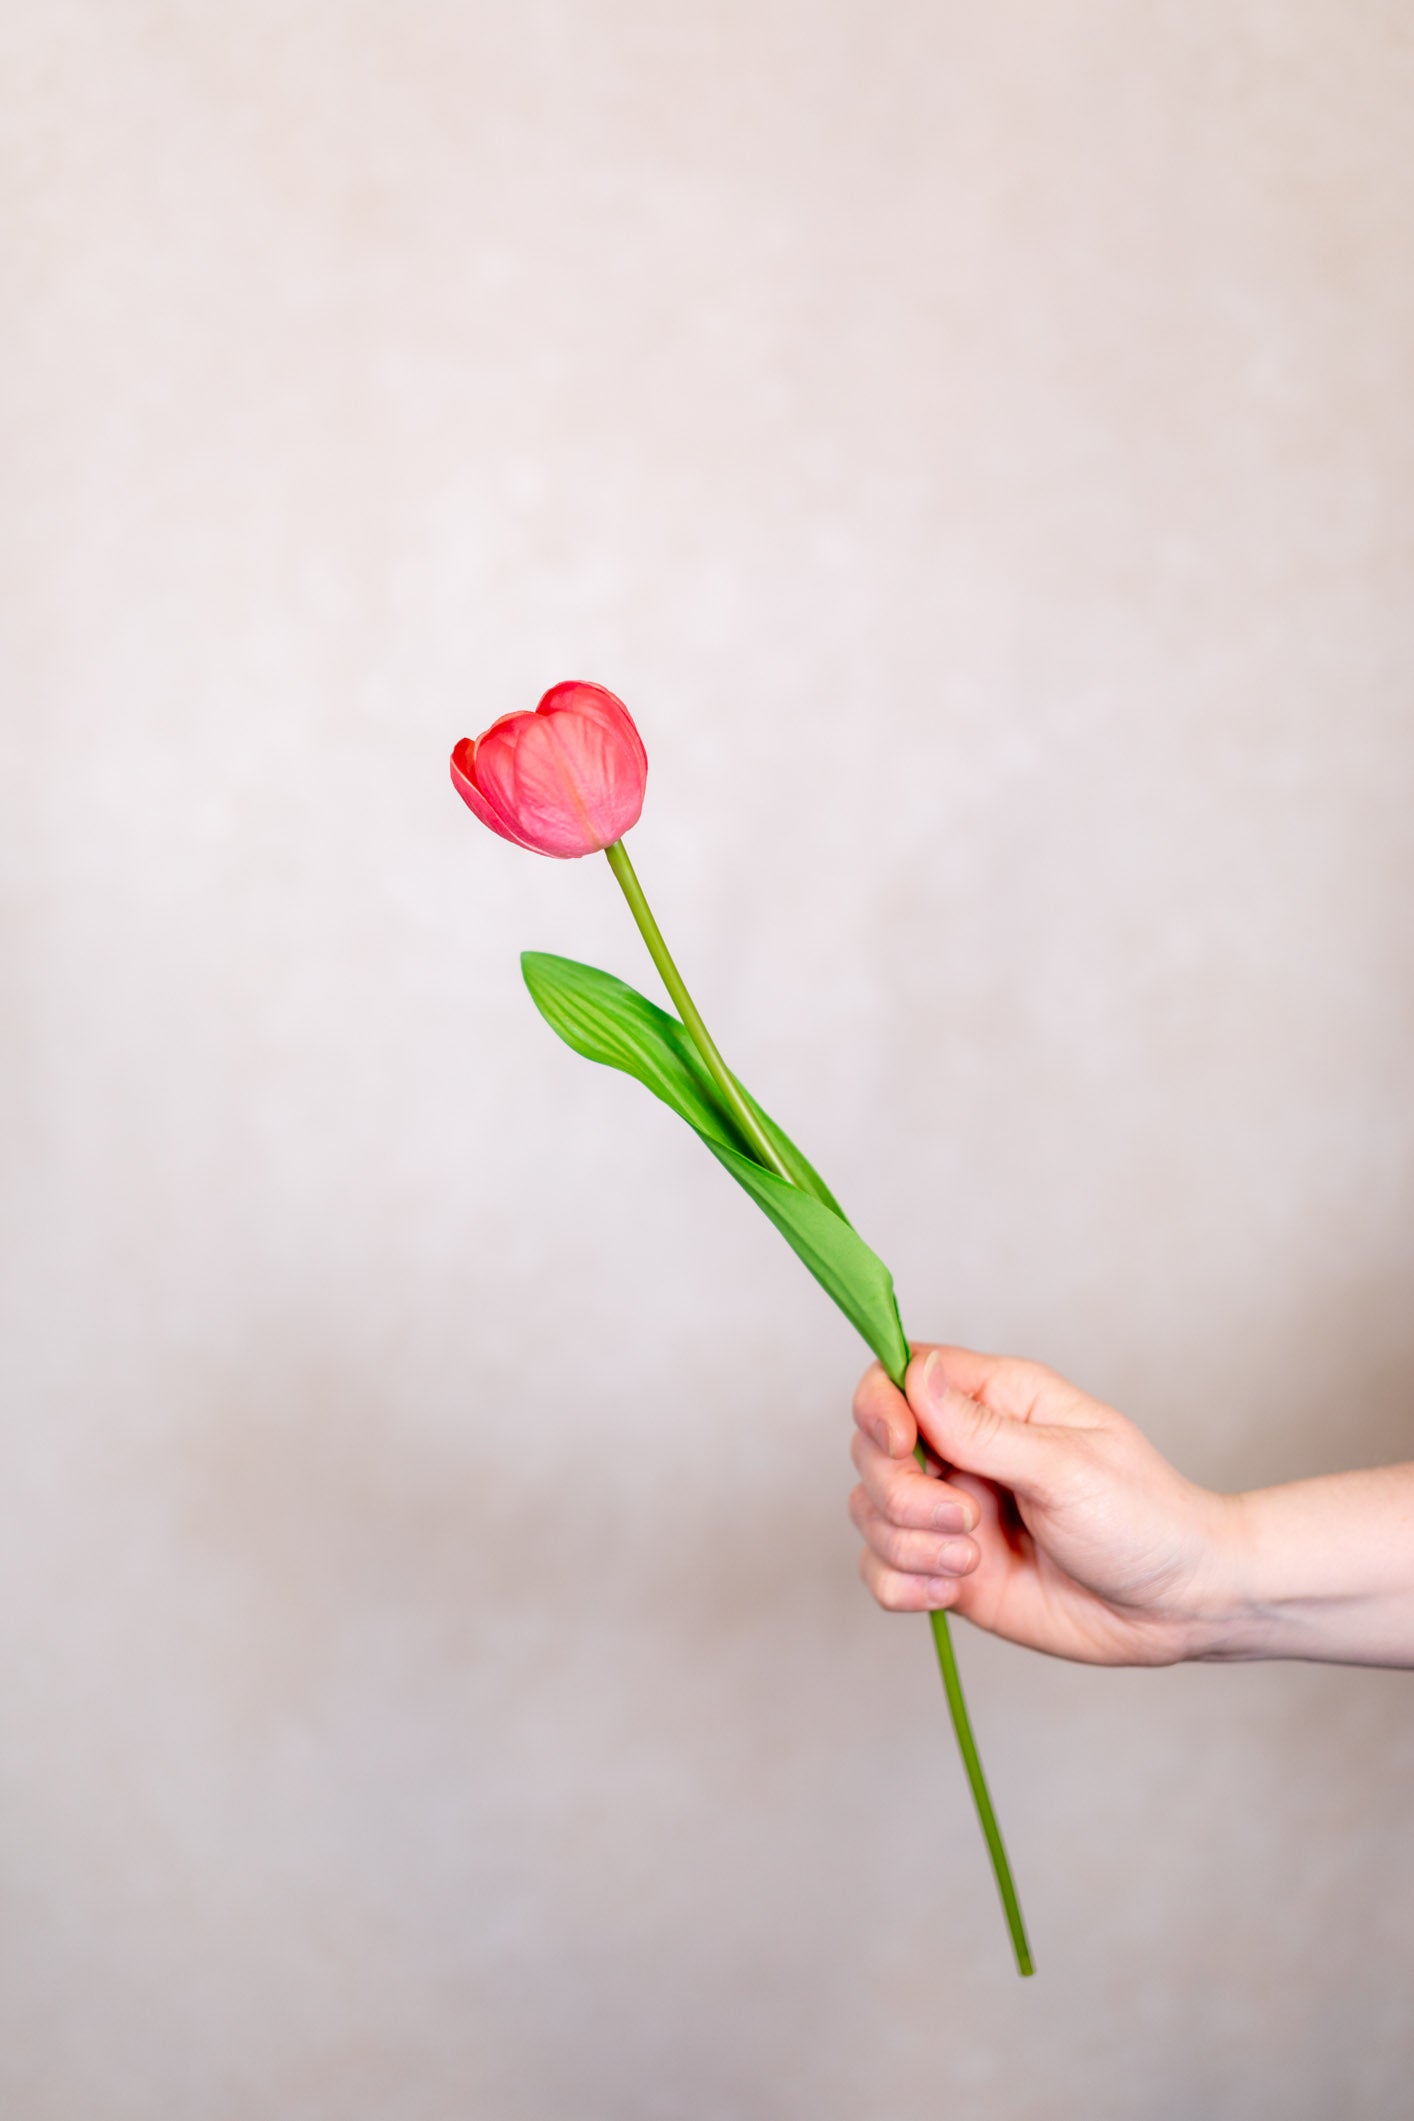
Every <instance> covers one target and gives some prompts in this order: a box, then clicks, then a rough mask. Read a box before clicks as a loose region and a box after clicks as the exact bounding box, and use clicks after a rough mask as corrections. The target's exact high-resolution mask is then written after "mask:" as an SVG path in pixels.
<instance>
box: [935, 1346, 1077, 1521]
mask: <svg viewBox="0 0 1414 2121" xmlns="http://www.w3.org/2000/svg"><path fill="white" fill-rule="evenodd" d="M958 1352H959V1351H956V1350H953V1349H940V1348H933V1349H931V1350H929V1351H928V1352H927V1353H926V1354H922V1353H921V1351H920V1355H919V1356H915V1357H914V1359H913V1361H912V1362H911V1363H910V1365H909V1369H908V1377H907V1380H906V1381H907V1385H908V1402H909V1405H910V1407H911V1408H912V1410H913V1413H914V1415H915V1416H916V1418H917V1421H918V1425H919V1427H920V1429H921V1430H922V1433H923V1436H924V1438H925V1439H926V1441H927V1442H928V1444H929V1445H930V1446H931V1447H932V1449H933V1450H934V1451H935V1452H936V1453H937V1456H938V1457H939V1458H940V1459H942V1460H943V1461H944V1462H945V1463H947V1464H948V1465H955V1466H957V1467H959V1468H960V1469H962V1470H964V1471H966V1472H969V1473H980V1474H981V1475H982V1476H983V1477H984V1478H985V1479H987V1480H995V1481H999V1482H1000V1483H1001V1484H1002V1486H1003V1487H1008V1488H1010V1489H1011V1490H1012V1491H1013V1493H1015V1494H1017V1495H1020V1496H1023V1497H1027V1498H1029V1499H1031V1500H1033V1501H1036V1502H1040V1503H1044V1502H1046V1501H1048V1500H1049V1499H1050V1498H1051V1497H1052V1496H1053V1494H1054V1493H1055V1490H1056V1488H1057V1486H1058V1484H1059V1483H1060V1482H1061V1480H1062V1479H1063V1477H1064V1469H1065V1463H1066V1454H1067V1449H1068V1448H1069V1450H1070V1451H1072V1452H1073V1450H1074V1445H1075V1441H1076V1439H1075V1436H1074V1427H1073V1426H1072V1425H1067V1426H1053V1425H1052V1424H1051V1423H1050V1422H1049V1421H1048V1420H1045V1419H1041V1418H1038V1414H1037V1406H1038V1401H1039V1400H1040V1399H1041V1398H1042V1397H1043V1396H1044V1385H1045V1382H1046V1381H1047V1380H1049V1377H1050V1373H1049V1372H1048V1371H1042V1370H1040V1369H1039V1366H1038V1365H1036V1364H1031V1363H1018V1364H1014V1365H1003V1364H999V1363H996V1362H995V1360H994V1358H991V1357H985V1356H984V1357H980V1358H974V1359H973V1360H974V1362H981V1363H990V1364H992V1365H993V1367H992V1368H991V1370H990V1372H989V1373H988V1374H987V1375H985V1376H983V1378H982V1382H981V1385H980V1387H979V1389H982V1390H985V1391H986V1392H987V1395H988V1397H987V1400H986V1402H985V1403H984V1402H983V1401H982V1400H980V1399H977V1398H973V1397H971V1396H969V1395H968V1393H967V1392H966V1391H965V1390H962V1389H959V1387H958V1386H957V1384H956V1382H955V1379H956V1378H957V1377H958V1376H959V1375H965V1374H971V1375H972V1376H973V1377H976V1376H977V1375H978V1374H979V1373H978V1372H977V1371H976V1370H975V1369H971V1370H969V1365H968V1364H966V1363H959V1362H957V1361H956V1360H955V1357H956V1355H957V1353H958ZM1006 1372H1010V1373H1011V1374H1004V1373H1006ZM1022 1372H1026V1373H1030V1374H1029V1375H1027V1376H1023V1375H1020V1374H1018V1373H1022ZM1059 1382H1060V1381H1059V1380H1056V1383H1057V1384H1058V1385H1059ZM1074 1396H1075V1397H1076V1398H1077V1399H1079V1398H1080V1397H1081V1395H1079V1394H1075V1395H1074ZM999 1400H1000V1401H1001V1402H1002V1404H998V1401H999ZM1046 1411H1047V1413H1049V1411H1050V1410H1049V1408H1048V1409H1047V1410H1046Z"/></svg>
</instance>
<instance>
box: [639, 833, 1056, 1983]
mask: <svg viewBox="0 0 1414 2121" xmlns="http://www.w3.org/2000/svg"><path fill="white" fill-rule="evenodd" d="M604 852H605V854H606V855H607V856H608V858H609V867H610V868H611V869H612V870H613V872H614V876H615V878H616V880H617V882H618V885H619V889H620V890H621V891H622V892H623V895H624V897H625V898H626V899H627V900H628V904H629V911H630V912H631V913H632V915H633V917H634V919H635V921H636V922H637V923H638V929H639V933H640V934H641V935H642V937H643V940H644V942H645V943H646V944H647V945H648V954H649V956H650V957H651V958H652V960H653V962H654V964H655V965H656V966H657V968H658V973H659V976H660V977H661V979H662V982H663V985H664V986H665V987H666V988H667V990H668V993H669V994H670V995H671V996H672V999H673V1002H674V1005H675V1007H676V1009H677V1012H678V1015H679V1016H680V1017H681V1018H682V1021H683V1024H684V1025H685V1026H686V1028H687V1030H688V1032H689V1033H690V1034H691V1037H692V1040H693V1043H694V1044H695V1046H696V1047H697V1050H698V1052H699V1053H700V1054H701V1055H702V1058H703V1061H704V1062H705V1064H706V1066H707V1069H708V1072H709V1073H710V1075H711V1077H712V1080H713V1082H714V1083H715V1084H716V1085H717V1088H718V1090H720V1092H721V1094H722V1098H723V1100H724V1102H725V1104H726V1106H727V1109H728V1111H729V1112H730V1113H731V1115H732V1118H733V1119H734V1120H735V1122H736V1124H737V1127H738V1128H739V1129H740V1131H741V1134H742V1137H743V1139H744V1140H745V1141H746V1142H747V1143H748V1144H749V1146H750V1148H751V1150H752V1153H753V1155H754V1156H755V1157H756V1158H757V1160H758V1161H759V1162H760V1163H762V1164H764V1165H765V1166H766V1168H767V1170H768V1171H774V1172H775V1173H776V1176H777V1177H778V1178H783V1179H784V1180H785V1181H786V1183H787V1185H793V1184H794V1183H795V1181H794V1180H793V1179H792V1177H791V1174H790V1172H789V1171H788V1170H787V1169H786V1167H785V1165H784V1163H783V1162H782V1161H781V1158H780V1156H779V1155H778V1154H777V1152H776V1151H775V1149H774V1148H773V1147H772V1146H771V1143H770V1141H769V1140H768V1139H767V1137H766V1133H765V1130H764V1129H763V1127H762V1125H761V1122H760V1121H759V1120H758V1119H757V1117H756V1114H755V1113H754V1112H753V1111H752V1110H751V1107H750V1106H749V1105H748V1104H747V1102H746V1099H745V1098H744V1097H743V1096H742V1094H741V1090H740V1089H739V1087H738V1085H737V1083H736V1081H735V1079H734V1078H733V1076H732V1074H731V1072H730V1070H729V1069H728V1067H727V1064H726V1062H725V1061H724V1060H723V1059H722V1056H721V1054H720V1053H719V1052H718V1051H717V1048H716V1046H715V1045H714V1043H713V1041H712V1035H711V1033H710V1032H709V1031H708V1029H707V1026H706V1025H705V1024H704V1023H703V1021H702V1018H701V1016H700V1015H699V1013H698V1010H697V1005H696V1003H695V1002H694V1001H693V999H692V996H691V995H690V994H689V993H688V991H687V987H686V985H685V983H684V981H683V976H682V974H681V973H680V972H679V971H678V968H677V966H676V965H675V964H674V963H673V960H672V955H671V953H670V951H669V949H668V946H667V944H666V943H665V942H664V940H663V933H662V930H661V929H660V928H659V926H658V923H657V922H656V921H655V920H654V918H653V913H652V909H651V908H650V906H649V904H648V901H647V899H646V898H645V897H644V895H643V886H642V885H641V884H640V883H639V881H638V877H637V875H636V873H635V871H634V866H633V863H632V862H631V861H630V860H629V858H628V850H627V848H626V847H625V846H624V843H623V841H622V840H616V841H615V842H614V844H613V846H612V847H606V848H605V849H604ZM895 1315H897V1314H895ZM898 1334H899V1354H898V1357H897V1359H896V1361H895V1363H893V1364H890V1365H889V1366H888V1367H889V1374H890V1375H891V1376H893V1381H894V1383H895V1384H896V1385H897V1386H898V1388H899V1390H900V1391H902V1389H903V1371H904V1370H906V1369H907V1367H908V1343H907V1341H906V1340H905V1339H904V1338H903V1329H902V1327H901V1326H900V1327H899V1329H898ZM895 1369H897V1370H898V1375H897V1376H894V1370H895ZM918 1462H919V1464H920V1465H923V1464H924V1458H923V1451H922V1446H921V1445H920V1446H919V1450H918ZM929 1618H930V1620H931V1621H932V1623H933V1641H934V1644H935V1646H936V1648H937V1652H938V1664H939V1666H940V1668H941V1670H942V1675H943V1691H944V1693H945V1694H946V1695H947V1698H948V1709H949V1711H950V1712H951V1715H952V1725H953V1730H954V1731H955V1732H956V1733H957V1744H958V1750H959V1752H960V1753H961V1754H962V1764H963V1767H964V1768H965V1770H966V1772H967V1780H968V1783H969V1785H970V1787H971V1790H972V1801H973V1803H974V1804H975V1805H976V1807H977V1817H978V1819H979V1821H980V1822H981V1826H982V1834H983V1838H984V1839H985V1841H986V1843H987V1851H988V1854H989V1855H990V1856H991V1859H992V1869H993V1871H994V1872H995V1874H996V1880H997V1890H998V1891H999V1892H1000V1894H1001V1896H1002V1906H1003V1908H1004V1909H1005V1911H1006V1919H1007V1928H1008V1929H1009V1930H1010V1932H1011V1942H1012V1949H1013V1951H1014V1952H1015V1953H1016V1966H1017V1972H1018V1973H1021V1974H1029V1973H1031V1972H1032V1971H1033V1968H1032V1961H1031V1947H1030V1945H1029V1944H1028V1943H1027V1941H1026V1925H1025V1923H1024V1922H1023V1921H1022V1919H1021V1904H1020V1902H1019V1901H1018V1899H1017V1897H1016V1887H1015V1885H1014V1884H1013V1883H1012V1876H1011V1865H1010V1864H1009V1863H1008V1862H1007V1853H1006V1849H1005V1847H1004V1846H1003V1843H1002V1835H1001V1828H1000V1827H999V1826H998V1825H997V1815H996V1813H995V1812H994V1811H993V1809H992V1800H991V1797H990V1795H989V1793H988V1790H987V1778H986V1776H985V1775H984V1774H983V1772H982V1761H981V1757H980V1755H979V1754H978V1751H977V1742H976V1740H975V1739H974V1737H973V1735H972V1725H971V1723H970V1721H969V1719H968V1714H967V1703H966V1702H965V1700H964V1699H963V1694H962V1681H961V1679H960V1678H959V1677H958V1670H957V1659H956V1657H955V1656H954V1655H953V1646H952V1636H951V1635H950V1633H949V1632H948V1616H947V1614H946V1613H932V1614H930V1615H929Z"/></svg>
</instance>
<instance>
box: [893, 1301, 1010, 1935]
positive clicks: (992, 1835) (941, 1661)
mask: <svg viewBox="0 0 1414 2121" xmlns="http://www.w3.org/2000/svg"><path fill="white" fill-rule="evenodd" d="M899 1342H900V1346H899V1351H898V1354H897V1355H896V1356H895V1357H894V1359H893V1360H892V1361H891V1362H889V1363H887V1364H886V1365H885V1368H886V1369H887V1371H888V1374H889V1379H890V1381H891V1383H893V1384H895V1385H896V1386H897V1387H898V1389H899V1391H900V1392H901V1391H902V1390H903V1382H904V1376H905V1373H906V1372H907V1369H908V1365H909V1360H910V1352H909V1346H908V1342H907V1340H906V1339H905V1337H904V1333H903V1326H902V1324H901V1323H900V1325H899ZM913 1455H914V1457H915V1458H916V1459H917V1460H918V1463H919V1465H920V1466H921V1467H922V1468H923V1470H924V1471H925V1472H926V1471H927V1469H928V1461H927V1458H926V1457H925V1455H924V1451H923V1446H922V1444H921V1443H919V1444H917V1445H915V1447H914V1453H913ZM928 1618H929V1620H930V1621H931V1622H932V1626H933V1647H934V1649H936V1651H937V1653H938V1668H939V1670H940V1671H941V1673H942V1675H943V1692H944V1693H945V1694H946V1695H947V1697H948V1712H949V1714H950V1715H951V1717H952V1727H953V1731H954V1734H955V1735H956V1738H957V1749H958V1751H959V1753H961V1755H962V1765H963V1768H964V1770H965V1772H966V1775H967V1783H968V1787H969V1789H970V1790H971V1791H972V1802H973V1804H974V1805H975V1806H976V1807H977V1819H978V1823H979V1824H980V1826H981V1828H982V1838H983V1840H984V1841H985V1842H986V1844H987V1854H988V1855H989V1856H990V1857H991V1859H992V1873H993V1876H994V1877H995V1878H996V1881H997V1891H998V1892H999V1893H1000V1894H1001V1896H1002V1911H1003V1913H1004V1914H1005V1916H1006V1926H1007V1928H1008V1930H1009V1931H1010V1932H1011V1948H1012V1950H1013V1951H1014V1952H1015V1954H1016V1971H1017V1972H1018V1973H1019V1974H1023V1975H1024V1974H1034V1973H1035V1971H1036V1967H1035V1963H1034V1961H1033V1960H1032V1957H1031V1946H1030V1944H1029V1943H1028V1942H1027V1937H1026V1923H1025V1920H1024V1919H1023V1917H1022V1913H1021V1902H1020V1900H1019V1899H1018V1898H1017V1894H1016V1885H1015V1882H1014V1880H1013V1878H1012V1875H1011V1864H1010V1863H1009V1862H1008V1860H1007V1852H1006V1844H1005V1843H1004V1842H1003V1840H1002V1830H1001V1828H1000V1827H999V1826H998V1824H997V1815H996V1813H995V1811H994V1810H993V1809H992V1797H991V1792H990V1791H989V1790H988V1788H987V1778H986V1776H985V1775H984V1774H983V1772H982V1756H981V1754H980V1753H979V1752H978V1750H977V1741H976V1739H975V1738H974V1737H973V1735H972V1719H971V1717H970V1716H969V1715H968V1713H967V1703H966V1701H965V1699H964V1698H963V1692H962V1678H961V1675H960V1674H959V1672H958V1669H957V1657H956V1655H955V1653H954V1651H953V1646H952V1631H951V1629H950V1628H949V1626H948V1616H947V1614H946V1613H930V1614H929V1615H928Z"/></svg>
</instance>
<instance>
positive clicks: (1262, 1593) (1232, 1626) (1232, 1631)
mask: <svg viewBox="0 0 1414 2121" xmlns="http://www.w3.org/2000/svg"><path fill="white" fill-rule="evenodd" d="M1261 1501H1262V1497H1261V1496H1260V1495H1256V1494H1242V1495H1221V1494H1218V1493H1216V1492H1215V1491H1211V1490H1206V1491H1204V1496H1203V1502H1204V1516H1205V1519H1206V1524H1205V1536H1204V1561H1203V1565H1202V1567H1201V1568H1200V1570H1199V1571H1198V1572H1197V1577H1196V1581H1195V1585H1194V1591H1193V1597H1192V1603H1191V1606H1190V1609H1189V1611H1188V1613H1187V1615H1186V1616H1185V1624H1184V1630H1183V1633H1184V1648H1183V1651H1182V1656H1183V1658H1184V1659H1185V1660H1186V1661H1189V1662H1213V1663H1218V1662H1222V1661H1223V1660H1225V1659H1232V1660H1239V1659H1242V1658H1255V1657H1270V1656H1273V1655H1276V1654H1279V1652H1277V1651H1275V1650H1274V1649H1273V1646H1272V1645H1273V1639H1274V1636H1275V1635H1276V1634H1278V1633H1279V1631H1280V1602H1279V1601H1278V1600H1275V1599H1274V1598H1273V1597H1272V1595H1271V1592H1270V1589H1269V1587H1268V1586H1266V1585H1265V1584H1264V1582H1263V1575H1264V1571H1263V1566H1262V1547H1263V1540H1262V1522H1261V1516H1262V1513H1261V1508H1260V1504H1261Z"/></svg>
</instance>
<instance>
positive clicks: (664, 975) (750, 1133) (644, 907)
mask: <svg viewBox="0 0 1414 2121" xmlns="http://www.w3.org/2000/svg"><path fill="white" fill-rule="evenodd" d="M604 852H605V854H606V855H607V856H608V859H609V867H610V868H611V869H612V870H613V872H614V876H615V878H616V880H617V882H618V886H619V889H620V890H621V891H622V893H623V895H624V897H625V898H626V899H627V900H628V907H629V912H630V913H631V914H632V915H633V917H634V919H635V920H636V921H637V923H638V929H639V933H640V934H641V935H642V937H643V940H644V942H645V943H647V945H648V955H649V956H650V957H651V958H652V960H653V962H654V964H655V965H656V966H657V968H658V972H659V975H660V977H661V979H662V982H663V985H664V986H665V987H666V988H667V990H668V992H669V994H670V995H671V996H672V998H673V1002H674V1004H675V1006H676V1008H677V1012H678V1015H679V1016H680V1017H681V1018H682V1020H683V1023H684V1025H685V1027H686V1029H687V1030H688V1032H689V1033H690V1035H691V1038H692V1042H693V1044H694V1045H695V1046H696V1048H697V1050H698V1052H699V1053H700V1054H701V1055H702V1058H703V1060H704V1062H705V1063H706V1066H707V1070H708V1073H709V1074H710V1075H711V1077H712V1080H713V1082H714V1083H715V1084H716V1085H717V1088H718V1089H719V1090H720V1091H721V1093H722V1096H723V1098H724V1099H725V1101H726V1105H727V1109H728V1111H729V1112H730V1113H731V1115H732V1118H733V1119H734V1120H735V1122H736V1124H737V1126H738V1128H739V1129H740V1130H741V1133H742V1134H743V1135H744V1137H745V1139H746V1141H747V1143H748V1145H749V1147H750V1149H751V1153H752V1155H753V1156H754V1157H755V1158H756V1161H757V1162H758V1163H761V1164H764V1165H765V1166H766V1169H767V1170H768V1171H774V1172H775V1174H776V1176H777V1178H783V1179H785V1181H786V1183H787V1184H788V1185H790V1184H793V1183H794V1181H793V1180H792V1178H791V1175H790V1172H789V1171H788V1170H787V1169H786V1167H785V1165H784V1163H783V1162H782V1161H781V1159H780V1157H779V1156H778V1155H777V1153H776V1151H775V1150H774V1149H773V1148H772V1146H771V1144H770V1142H769V1141H768V1140H767V1138H766V1132H765V1129H764V1128H763V1127H762V1125H761V1122H760V1120H758V1119H757V1117H756V1114H755V1113H754V1112H753V1111H752V1109H751V1107H750V1106H749V1105H748V1104H747V1102H746V1099H745V1098H744V1097H743V1096H742V1094H741V1091H740V1089H739V1088H738V1087H737V1084H736V1082H735V1080H734V1078H733V1076H732V1073H731V1070H730V1069H729V1068H728V1066H727V1064H726V1062H725V1061H724V1060H723V1059H722V1056H721V1054H720V1053H719V1052H718V1051H717V1048H716V1046H715V1044H714V1043H713V1040H712V1034H711V1032H710V1031H709V1030H708V1029H707V1026H706V1025H705V1024H704V1023H703V1021H702V1018H701V1016H700V1014H699V1013H698V1008H697V1004H696V1003H695V1002H694V1000H693V999H692V996H691V995H690V994H689V993H688V991H687V986H686V983H685V982H684V980H683V976H682V974H681V973H680V972H679V971H678V968H677V966H676V965H675V964H674V963H673V960H672V956H671V954H670V952H669V950H668V946H667V944H666V943H665V942H664V941H663V931H662V929H661V928H660V927H659V926H658V923H657V922H656V921H655V920H654V918H653V911H652V908H651V907H650V906H649V903H648V901H647V899H646V898H645V897H644V895H643V886H642V884H640V883H639V881H638V875H637V872H636V871H635V869H634V866H633V863H632V862H631V861H630V860H629V858H628V849H627V848H626V847H625V845H624V843H623V841H622V840H615V842H614V844H613V846H612V847H606V848H605V849H604Z"/></svg>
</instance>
